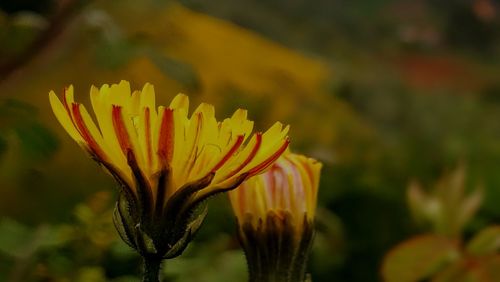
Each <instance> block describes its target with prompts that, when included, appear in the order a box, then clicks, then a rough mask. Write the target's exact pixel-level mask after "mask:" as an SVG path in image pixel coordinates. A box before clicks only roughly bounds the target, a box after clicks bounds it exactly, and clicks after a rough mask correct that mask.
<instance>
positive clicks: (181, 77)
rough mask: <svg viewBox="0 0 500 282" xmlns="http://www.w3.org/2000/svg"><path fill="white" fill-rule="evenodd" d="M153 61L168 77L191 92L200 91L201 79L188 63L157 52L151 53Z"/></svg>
mask: <svg viewBox="0 0 500 282" xmlns="http://www.w3.org/2000/svg"><path fill="white" fill-rule="evenodd" d="M149 57H150V59H151V61H152V62H153V63H154V64H155V65H156V66H157V67H158V68H159V69H160V70H161V71H162V72H163V73H164V74H165V75H166V76H168V77H171V78H173V79H175V80H177V81H178V82H180V83H181V84H182V85H183V86H184V87H186V88H187V90H188V91H189V92H197V91H199V90H200V86H201V84H200V79H199V77H198V75H197V74H196V72H195V70H194V69H193V68H192V67H191V66H190V65H189V64H186V63H183V62H181V61H179V60H176V59H173V58H169V57H167V56H164V55H162V54H160V53H157V52H149Z"/></svg>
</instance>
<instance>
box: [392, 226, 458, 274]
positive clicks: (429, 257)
mask: <svg viewBox="0 0 500 282" xmlns="http://www.w3.org/2000/svg"><path fill="white" fill-rule="evenodd" d="M458 257H459V250H458V246H457V245H456V244H454V243H453V241H450V240H449V239H448V238H443V237H441V236H436V235H423V236H419V237H416V238H413V239H411V240H408V241H405V242H404V243H402V244H400V245H398V246H396V247H395V248H394V249H393V250H392V251H391V252H390V253H389V254H388V255H387V258H386V259H385V261H384V265H383V266H382V276H383V277H384V281H386V282H413V281H420V280H424V279H427V278H429V277H430V276H431V275H432V274H434V273H436V272H437V271H439V270H440V269H441V268H442V267H443V266H444V265H446V264H448V263H450V262H452V261H453V260H456V259H458Z"/></svg>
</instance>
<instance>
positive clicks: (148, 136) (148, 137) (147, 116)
mask: <svg viewBox="0 0 500 282" xmlns="http://www.w3.org/2000/svg"><path fill="white" fill-rule="evenodd" d="M144 129H145V131H146V132H145V134H146V150H147V152H146V154H147V160H148V165H150V166H151V163H152V161H153V156H152V153H151V151H152V149H151V119H150V113H149V108H148V107H146V108H144Z"/></svg>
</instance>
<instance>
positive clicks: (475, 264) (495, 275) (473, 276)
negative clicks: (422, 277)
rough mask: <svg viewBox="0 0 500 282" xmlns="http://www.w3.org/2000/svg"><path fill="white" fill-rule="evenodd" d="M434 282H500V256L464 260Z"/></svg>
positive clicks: (443, 272)
mask: <svg viewBox="0 0 500 282" xmlns="http://www.w3.org/2000/svg"><path fill="white" fill-rule="evenodd" d="M431 281H432V282H494V281H500V256H498V255H496V256H485V257H479V258H473V259H463V260H460V261H458V262H457V263H454V264H452V265H450V266H448V267H447V268H446V269H444V270H443V271H441V272H440V273H438V274H437V275H436V276H435V277H434V278H433V279H432V280H431Z"/></svg>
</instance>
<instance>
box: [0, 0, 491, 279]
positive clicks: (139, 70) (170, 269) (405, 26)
mask: <svg viewBox="0 0 500 282" xmlns="http://www.w3.org/2000/svg"><path fill="white" fill-rule="evenodd" d="M499 13H500V3H499V2H498V1H495V0H455V1H431V0H427V1H426V0H413V1H410V0H407V1H405V0H400V1H397V0H374V1H344V0H314V1H306V0H265V1H264V0H254V1H249V0H242V1H229V0H212V1H200V0H183V1H166V0H163V1H162V0H147V1H132V0H119V1H103V0H95V1H91V0H15V1H14V0H11V1H9V0H7V1H0V281H12V282H15V281H137V279H138V275H139V274H140V261H139V258H138V256H136V255H135V254H134V253H133V252H132V251H131V250H129V249H128V247H126V246H125V245H124V244H123V243H122V242H121V241H120V240H119V239H118V237H117V234H116V232H115V231H114V227H113V225H112V223H111V211H112V207H113V201H114V199H115V196H116V195H115V194H116V189H114V188H115V187H114V183H113V181H112V179H111V178H110V177H108V175H106V174H105V173H104V172H103V171H102V170H101V169H100V168H99V167H98V166H97V165H96V164H95V163H94V162H92V161H91V160H90V159H89V158H88V157H87V156H86V154H85V153H84V152H83V151H82V150H81V149H80V148H79V147H78V145H77V144H75V142H73V140H71V139H70V138H69V136H67V134H66V133H65V132H64V131H63V129H62V127H60V125H59V124H58V122H57V121H56V119H55V118H54V116H53V114H52V111H51V109H50V106H49V103H48V92H49V90H52V89H53V90H55V91H56V92H57V93H60V92H61V91H62V89H63V87H64V86H66V85H69V84H73V85H74V86H75V90H76V96H77V100H79V101H83V102H84V103H88V104H87V105H89V98H88V90H89V88H90V85H92V84H95V85H101V84H103V83H116V82H118V81H120V80H121V79H126V80H129V81H130V82H131V84H132V86H133V88H135V89H137V88H140V87H142V85H143V84H144V83H146V82H150V83H152V84H153V85H154V86H155V89H156V94H157V100H158V101H159V102H158V104H167V103H168V101H169V100H170V99H171V98H172V97H173V95H174V94H176V93H178V92H184V93H186V94H188V95H189V96H190V97H191V99H192V101H193V105H194V104H197V103H199V102H201V101H205V102H209V103H211V104H214V105H215V107H216V111H217V117H218V118H219V119H220V118H223V117H225V116H227V115H229V114H231V113H232V112H233V111H234V110H235V109H236V108H238V107H243V108H247V109H248V110H249V113H250V114H249V115H250V118H251V119H253V120H255V121H256V127H257V128H259V129H261V130H263V129H265V128H267V127H268V126H270V125H271V124H272V123H273V122H274V121H276V120H280V121H282V122H284V123H287V124H290V125H291V138H292V148H293V149H294V150H295V151H298V152H301V153H304V154H308V155H310V156H313V157H315V158H317V159H319V160H321V161H322V162H323V163H324V169H323V171H322V179H321V187H320V192H319V205H320V206H319V207H318V216H317V218H318V223H317V227H318V228H317V229H318V232H317V234H316V237H315V245H314V247H313V251H312V254H311V257H310V261H309V267H308V269H309V271H310V272H311V275H312V279H313V281H318V282H319V281H353V282H358V281H359V282H370V281H381V280H382V278H381V275H380V268H381V264H382V261H383V258H384V255H385V254H386V253H387V252H388V251H389V250H390V249H391V248H393V247H394V246H395V245H396V244H398V243H400V242H402V241H404V240H405V239H407V238H409V237H411V236H413V235H415V234H419V233H421V232H424V231H425V228H422V227H419V226H418V225H417V224H416V223H414V221H413V220H412V218H411V216H410V211H409V209H408V205H407V203H406V191H407V189H406V188H407V186H408V184H409V183H410V181H411V180H412V179H418V180H419V181H420V182H421V183H422V184H423V186H424V187H428V186H430V185H431V184H432V183H434V182H435V181H436V180H437V179H438V178H439V177H440V176H441V175H442V174H443V173H445V172H449V171H451V170H453V169H454V168H455V167H457V166H458V164H464V165H465V166H466V168H467V178H466V179H467V180H466V181H467V187H472V185H476V184H478V185H481V187H482V189H483V193H484V197H483V204H482V206H481V208H480V209H479V212H478V213H477V214H476V216H475V217H474V218H473V219H472V220H471V221H470V223H469V224H468V225H467V226H466V227H465V229H464V236H465V237H466V238H467V237H470V236H471V234H473V233H475V232H476V231H477V230H479V229H481V228H483V227H485V226H487V225H490V224H494V223H498V221H499V219H500V190H499V189H500V142H499V140H500V76H499V73H500V72H499V67H500V14H499ZM232 218H233V216H232V214H231V211H230V209H229V204H228V201H227V199H226V197H225V196H219V197H217V198H215V199H213V200H212V201H211V203H210V208H209V215H208V218H207V220H206V222H205V224H204V226H203V227H202V229H201V232H200V234H199V235H198V236H197V238H196V240H195V241H194V242H193V243H192V245H191V246H190V247H189V248H188V250H187V251H186V252H185V254H184V255H182V256H181V257H179V258H177V259H175V260H172V261H170V262H168V263H167V265H166V267H165V268H164V273H165V276H166V277H168V278H169V279H170V280H169V281H200V282H204V281H207V282H209V281H223V280H224V281H245V279H246V275H247V274H246V267H245V261H244V256H243V254H242V252H241V251H240V250H239V247H238V242H237V240H236V238H235V232H234V231H235V226H234V220H229V219H232ZM401 282H403V281H401Z"/></svg>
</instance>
